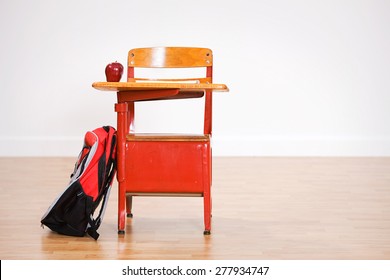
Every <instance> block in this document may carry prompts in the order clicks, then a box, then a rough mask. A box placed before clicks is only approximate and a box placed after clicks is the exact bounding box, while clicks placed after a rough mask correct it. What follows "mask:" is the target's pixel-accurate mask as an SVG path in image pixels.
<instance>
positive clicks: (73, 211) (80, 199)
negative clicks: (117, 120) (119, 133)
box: [41, 126, 116, 240]
mask: <svg viewBox="0 0 390 280" xmlns="http://www.w3.org/2000/svg"><path fill="white" fill-rule="evenodd" d="M115 174H116V130H115V129H114V128H113V127H111V126H103V127H100V128H97V129H95V130H93V131H88V132H87V133H86V134H85V137H84V145H83V148H82V150H81V152H80V154H79V156H78V159H77V161H76V163H75V167H74V171H73V173H72V174H71V176H70V178H71V180H70V182H69V184H68V186H67V188H66V189H65V191H64V192H63V193H62V194H60V195H59V196H58V197H57V199H55V200H54V202H53V203H52V204H51V205H50V207H49V208H48V210H47V211H46V213H45V214H44V215H43V217H42V219H41V225H42V227H43V226H44V225H46V226H47V227H49V228H50V229H51V230H52V231H55V232H57V233H60V234H64V235H71V236H84V235H85V234H86V233H87V234H88V235H90V236H91V237H92V238H94V239H95V240H97V239H98V238H99V234H98V233H97V229H98V228H99V226H100V224H101V222H102V219H103V216H104V212H105V208H106V206H107V201H108V197H109V194H110V189H111V185H112V182H113V178H114V176H115ZM99 205H101V207H100V211H99V214H98V215H97V217H95V218H94V216H93V215H94V212H95V210H96V209H97V208H98V206H99Z"/></svg>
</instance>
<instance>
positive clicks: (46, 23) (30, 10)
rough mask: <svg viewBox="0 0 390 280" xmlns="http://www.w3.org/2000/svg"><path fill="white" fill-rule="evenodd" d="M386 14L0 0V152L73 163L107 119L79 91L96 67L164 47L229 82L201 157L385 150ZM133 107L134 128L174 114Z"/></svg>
mask: <svg viewBox="0 0 390 280" xmlns="http://www.w3.org/2000/svg"><path fill="white" fill-rule="evenodd" d="M389 10H390V1H385V0H383V1H379V0H360V1H359V0H356V1H352V0H351V1H347V0H338V1H333V0H327V1H289V0H273V1H271V0H269V1H260V0H259V1H251V0H240V1H230V0H225V1H223V0H220V1H211V0H196V1H194V0H192V1H189V0H165V1H156V0H143V1H125V0H122V1H120V0H115V1H113V0H110V1H97V0H83V1H79V0H77V1H76V0H67V1H51V0H41V1H29V0H8V1H5V0H1V1H0V34H1V44H0V96H1V99H0V124H1V126H0V156H36V155H38V156H39V155H50V156H57V155H69V156H76V155H77V154H78V152H79V150H80V148H81V142H82V139H83V135H84V133H85V131H86V130H89V129H93V128H95V127H97V126H100V125H104V124H111V125H113V126H115V125H116V121H115V113H114V109H113V106H114V105H113V104H114V103H115V94H113V93H112V94H111V93H104V92H99V91H96V90H94V89H93V88H92V87H91V84H92V82H94V81H102V80H104V79H105V77H104V67H105V65H106V64H107V63H109V62H111V61H114V60H118V61H119V62H121V63H122V64H124V65H125V64H126V58H127V51H128V50H129V49H130V48H133V47H145V46H168V45H170V46H201V47H210V48H212V49H213V51H214V63H215V66H214V74H215V76H214V79H215V82H220V83H226V84H227V85H228V86H229V87H230V92H229V93H216V94H215V100H214V139H213V140H214V146H213V148H214V155H266V156H284V155H298V156H301V155H302V156H304V155H314V156H318V155H320V156H328V155H330V156H346V155H347V156H390V110H389V109H390V54H389V53H390V52H389V50H390V31H389V30H390V28H389V27H390V17H389V16H388V11H389ZM168 106H170V105H168ZM141 109H142V110H141ZM141 109H140V110H139V111H140V112H139V113H140V119H139V122H138V123H137V125H138V127H139V128H140V129H141V130H142V129H145V130H147V129H149V128H150V127H151V126H152V125H153V124H157V127H159V128H161V127H164V126H165V122H168V121H170V120H171V119H172V118H176V119H179V121H180V120H181V117H179V118H177V117H173V115H172V114H173V113H177V114H179V115H181V114H182V113H183V110H178V111H176V109H173V108H169V110H168V112H163V111H162V109H161V108H160V105H155V104H153V105H151V107H145V106H141ZM150 112H153V113H154V115H153V116H151V117H149V114H147V113H150ZM179 125H180V126H181V128H186V126H185V124H184V122H180V124H179ZM192 125H194V126H196V125H197V124H191V126H192Z"/></svg>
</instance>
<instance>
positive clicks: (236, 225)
mask: <svg viewBox="0 0 390 280" xmlns="http://www.w3.org/2000/svg"><path fill="white" fill-rule="evenodd" d="M74 161H75V159H74V158H0V175H1V176H0V178H1V180H0V259H2V260H5V259H27V260H29V259H158V260H166V259H170V260H172V259H220V260H228V259H267V260H272V259H277V260H292V259H299V260H324V259H333V260H340V259H352V260H356V259H363V260H368V259H376V260H378V259H385V260H389V259H390V158H267V157H264V158H261V157H258V158H250V157H246V158H245V157H242V158H239V157H237V158H214V162H213V164H214V168H213V229H212V234H211V235H210V236H204V235H203V234H202V232H203V218H202V215H203V210H202V199H201V198H160V197H137V198H135V199H134V208H133V209H134V218H133V219H132V220H131V219H129V222H128V224H127V227H126V235H124V236H120V235H118V234H117V216H116V209H117V203H116V201H117V194H116V191H117V185H116V183H115V184H114V186H113V190H112V192H111V197H110V201H109V205H108V209H107V211H106V215H105V217H104V221H103V224H102V226H101V228H100V234H101V236H100V238H99V240H98V241H95V240H93V239H91V238H89V237H83V238H76V237H68V236H61V235H58V234H56V233H53V232H51V231H50V229H48V228H41V225H40V219H41V217H42V215H43V214H44V213H45V211H46V210H47V208H48V207H49V205H50V204H51V203H52V201H53V200H54V199H55V198H56V196H57V195H58V194H60V193H61V192H62V191H63V190H64V189H65V187H66V185H67V183H68V180H69V175H70V173H71V171H72V168H73V165H74Z"/></svg>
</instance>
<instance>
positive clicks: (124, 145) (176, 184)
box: [93, 47, 227, 234]
mask: <svg viewBox="0 0 390 280" xmlns="http://www.w3.org/2000/svg"><path fill="white" fill-rule="evenodd" d="M199 67H201V68H204V71H203V73H204V74H203V75H202V76H201V77H197V76H196V77H186V78H175V77H174V78H164V79H156V78H153V79H151V78H149V79H148V78H145V77H140V76H138V75H136V74H137V71H138V70H139V69H138V68H146V69H148V68H162V69H166V68H177V69H184V68H189V69H194V68H198V69H199ZM212 67H213V54H212V51H211V50H210V49H207V48H190V47H155V48H136V49H132V50H130V51H129V53H128V67H127V82H125V83H95V84H94V85H93V86H94V87H95V88H97V89H101V90H116V91H117V99H118V102H117V103H116V104H115V111H116V112H117V122H118V123H117V133H118V145H117V151H118V157H117V161H118V166H117V169H118V173H117V179H118V186H119V196H118V233H125V227H126V216H127V217H132V216H133V212H132V205H133V197H134V196H141V195H142V196H147V195H151V196H156V195H158V196H198V197H203V204H204V207H203V212H204V234H210V231H211V182H212V178H211V171H212V152H211V135H212V92H213V91H214V90H219V91H227V87H226V86H225V85H217V84H213V83H212V69H213V68H212ZM184 98H185V99H187V98H202V99H203V100H204V114H203V116H194V117H201V118H203V131H200V132H196V133H194V134H184V135H183V134H152V133H149V134H139V133H136V132H135V128H134V119H135V113H134V112H135V111H134V109H135V104H136V103H137V102H146V101H159V102H160V101H162V100H165V101H167V100H172V99H184Z"/></svg>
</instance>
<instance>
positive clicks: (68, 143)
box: [0, 136, 390, 157]
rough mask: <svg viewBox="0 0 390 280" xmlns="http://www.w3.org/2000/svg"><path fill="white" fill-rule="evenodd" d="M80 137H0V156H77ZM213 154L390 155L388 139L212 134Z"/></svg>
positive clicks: (80, 144)
mask: <svg viewBox="0 0 390 280" xmlns="http://www.w3.org/2000/svg"><path fill="white" fill-rule="evenodd" d="M81 147H82V138H78V137H74V138H72V137H68V138H33V137H30V138H12V139H11V138H3V139H1V138H0V156H2V157H22V156H26V157H35V156H36V157H38V156H44V157H45V156H71V157H76V156H78V153H79V152H80V150H81ZM212 147H213V155H214V156H390V139H309V138H290V139H286V138H283V139H282V138H261V137H248V136H242V137H241V138H238V137H232V136H229V137H218V136H213V143H212Z"/></svg>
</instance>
